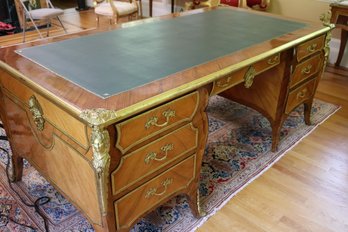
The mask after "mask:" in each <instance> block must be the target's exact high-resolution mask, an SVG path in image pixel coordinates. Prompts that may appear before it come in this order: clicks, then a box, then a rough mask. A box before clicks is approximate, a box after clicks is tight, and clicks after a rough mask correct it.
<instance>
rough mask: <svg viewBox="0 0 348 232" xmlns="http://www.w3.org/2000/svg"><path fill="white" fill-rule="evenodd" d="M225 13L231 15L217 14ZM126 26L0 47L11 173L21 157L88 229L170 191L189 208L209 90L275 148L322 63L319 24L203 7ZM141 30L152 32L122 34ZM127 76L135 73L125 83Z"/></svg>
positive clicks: (104, 226)
mask: <svg viewBox="0 0 348 232" xmlns="http://www.w3.org/2000/svg"><path fill="white" fill-rule="evenodd" d="M179 16H183V17H179ZM236 17H237V18H236ZM239 17H242V18H244V17H247V18H248V19H249V20H250V22H249V21H248V20H238V18H239ZM226 18H227V19H229V22H232V23H228V24H226V23H220V21H221V22H225V20H226ZM255 20H256V21H260V20H263V28H262V30H263V31H262V32H265V33H259V34H258V36H250V34H249V33H255V32H257V30H258V28H255V29H254V30H247V29H246V28H248V27H250V28H251V27H252V25H258V24H254V23H253V21H255ZM233 22H235V24H233ZM240 22H244V24H241V23H240ZM181 23H182V24H181ZM210 23H213V24H214V26H209V24H210ZM248 23H250V25H248ZM128 25H131V26H128V27H125V28H120V27H122V25H118V26H117V27H119V29H117V30H113V31H109V32H105V33H96V32H97V31H88V32H81V33H78V34H71V35H66V36H62V37H55V38H48V39H47V40H42V41H36V42H32V43H28V44H24V45H18V46H12V47H6V48H2V49H1V50H0V60H1V62H0V87H1V88H0V90H1V91H0V101H1V107H0V115H1V119H2V120H3V122H4V126H5V129H6V132H7V134H8V136H9V140H10V144H11V147H12V149H13V158H12V160H13V164H14V173H13V174H12V180H14V181H18V180H20V179H21V175H22V164H23V162H22V158H23V157H24V158H26V159H27V160H28V161H29V162H30V163H31V164H32V165H33V166H34V167H35V168H36V169H37V170H38V171H39V172H40V173H41V174H42V175H43V176H44V177H45V178H46V179H47V180H49V181H50V183H52V184H53V185H54V186H55V187H56V188H57V189H58V190H59V191H60V192H61V193H62V194H63V195H64V196H65V197H66V198H67V199H69V200H70V202H72V203H73V204H74V205H75V206H76V207H78V208H79V209H80V210H81V212H82V213H83V214H84V215H85V216H86V217H87V218H88V220H89V221H90V222H91V223H92V224H93V226H94V228H95V230H96V231H116V230H117V231H127V230H129V228H130V227H131V226H132V225H134V223H136V221H137V220H138V219H139V218H140V217H142V216H144V215H145V214H147V213H148V212H150V211H151V210H153V209H155V208H156V207H158V206H159V205H161V204H162V203H164V202H165V201H167V200H168V199H170V198H172V197H174V196H175V195H178V194H181V193H184V194H186V195H187V196H188V198H189V202H190V206H191V209H192V212H193V213H194V214H195V215H196V216H200V215H201V213H202V212H200V207H199V192H198V183H199V175H200V168H201V161H202V155H203V152H204V149H205V144H206V139H207V136H208V120H207V115H206V113H205V108H206V105H207V101H208V98H209V96H211V95H214V94H221V95H222V96H225V97H228V98H230V99H234V100H237V101H239V102H242V103H244V104H246V105H249V106H251V107H253V108H255V109H257V110H259V111H260V112H261V113H262V114H263V115H265V116H266V117H267V118H268V120H269V121H270V122H271V125H272V128H273V147H276V144H277V143H278V140H279V131H280V128H281V125H282V122H283V121H284V120H285V118H286V117H287V115H288V114H289V113H290V112H291V111H292V110H293V109H294V108H295V107H297V106H298V105H300V104H304V105H305V106H306V110H305V112H306V113H305V115H306V117H305V119H306V122H307V123H309V117H310V109H311V104H312V100H313V96H314V93H315V90H316V87H317V84H318V82H319V79H320V76H321V73H322V71H323V68H324V66H325V64H326V61H327V54H328V39H329V36H327V34H328V33H329V32H330V28H329V27H324V26H321V25H314V24H310V23H301V22H295V21H292V20H288V19H283V18H281V17H278V16H270V15H269V14H264V13H260V12H251V11H248V10H243V9H237V8H217V9H209V8H205V9H200V10H196V11H190V12H185V13H182V14H176V15H174V16H166V17H162V19H161V20H158V19H147V20H144V21H139V22H138V23H137V22H132V23H131V24H128ZM178 25H179V26H178ZM182 25H186V26H182ZM274 25H277V26H278V27H277V26H274ZM161 27H165V28H167V30H159V28H161ZM168 28H169V29H170V30H169V29H168ZM173 28H176V29H175V30H174V29H173ZM152 30H156V31H157V33H153V31H152ZM235 30H238V31H239V33H235ZM283 30H284V31H283ZM218 31H220V33H217V32H218ZM147 32H148V36H155V37H156V38H157V41H156V40H155V39H154V38H152V37H149V38H147V37H144V36H133V37H132V41H130V40H129V36H130V35H134V34H133V33H141V34H142V35H144V33H147ZM221 32H223V33H221ZM200 33H204V35H205V37H204V36H203V35H202V34H200ZM87 35H88V36H87ZM176 36H179V37H180V38H181V39H180V40H179V39H177V38H176ZM172 37H173V38H172ZM121 38H125V39H123V40H122V39H121ZM197 38H200V39H199V40H198V39H197ZM67 39H68V40H67ZM134 40H135V41H134ZM140 40H141V41H140ZM100 41H103V42H102V43H100ZM113 41H117V44H121V45H120V48H121V50H118V51H117V52H115V51H116V50H115V49H117V44H114V43H113ZM153 41H155V42H156V43H153ZM241 42H242V43H241ZM123 43H130V45H132V46H126V44H123ZM139 43H140V45H141V46H140V45H139V46H140V47H138V48H137V47H136V46H137V45H138V44H139ZM36 45H41V46H36ZM92 45H94V46H92ZM111 45H113V46H111ZM71 48H74V49H71ZM86 48H87V49H86ZM179 48H181V49H179ZM46 49H47V51H46ZM51 49H53V50H51ZM132 49H136V52H135V53H134V52H132ZM142 49H143V50H142ZM16 51H17V52H16ZM51 51H54V52H51ZM71 51H73V52H71ZM66 52H67V53H66ZM109 52H110V53H111V55H110V54H109ZM40 54H41V55H40ZM67 54H70V55H67ZM126 54H128V55H126ZM117 55H120V56H121V57H122V59H120V57H117ZM60 56H63V57H60ZM128 56H129V57H128ZM138 56H140V57H138ZM178 57H179V58H180V59H178ZM214 57H215V58H214ZM77 58H79V59H77ZM52 59H56V62H52V61H51V60H52ZM70 59H71V60H73V61H74V62H72V61H70ZM127 59H130V60H131V61H132V62H129V61H128V60H127ZM138 59H139V60H140V61H138ZM172 59H173V60H174V61H175V62H174V61H172ZM33 61H35V62H33ZM47 61H48V63H47V64H45V62H47ZM64 62H66V64H64ZM84 62H85V63H84ZM138 62H139V63H138ZM37 63H39V64H40V65H39V64H37ZM61 64H63V65H62V67H60V65H61ZM132 65H134V66H132ZM44 67H49V68H50V70H52V71H49V70H48V69H46V68H44ZM75 68H76V70H75ZM115 68H116V70H114V69H115ZM95 70H98V71H97V72H95ZM64 72H67V73H64ZM124 72H126V73H128V74H122V75H121V73H124ZM59 73H60V75H62V76H63V77H61V76H59V75H57V74H59ZM146 78H149V80H146ZM130 80H132V81H130ZM139 80H143V81H145V82H144V83H141V82H140V83H138V84H137V85H136V86H135V87H134V86H133V87H130V86H131V85H132V84H133V83H134V82H136V81H139ZM85 81H87V83H85ZM90 83H94V84H92V85H90ZM111 83H114V84H111ZM123 88H125V89H123ZM116 89H118V92H117V91H116V93H115V92H114V90H116ZM103 93H104V94H103Z"/></svg>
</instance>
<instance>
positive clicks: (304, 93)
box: [296, 88, 308, 99]
mask: <svg viewBox="0 0 348 232" xmlns="http://www.w3.org/2000/svg"><path fill="white" fill-rule="evenodd" d="M307 91H308V90H307V88H305V89H303V90H301V91H300V92H298V93H297V96H296V97H297V99H301V98H304V97H305V96H306V93H307Z"/></svg>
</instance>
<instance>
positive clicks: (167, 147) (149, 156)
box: [144, 143, 174, 164]
mask: <svg viewBox="0 0 348 232" xmlns="http://www.w3.org/2000/svg"><path fill="white" fill-rule="evenodd" d="M173 149H174V144H172V143H170V144H166V145H164V146H163V147H161V152H162V153H165V154H164V155H163V156H162V157H161V158H157V153H156V152H150V153H148V154H147V155H146V157H145V159H144V162H145V164H149V163H150V161H151V160H156V161H163V160H165V159H167V156H168V151H171V150H173Z"/></svg>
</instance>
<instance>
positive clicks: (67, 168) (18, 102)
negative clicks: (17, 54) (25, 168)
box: [0, 70, 101, 224]
mask: <svg viewBox="0 0 348 232" xmlns="http://www.w3.org/2000/svg"><path fill="white" fill-rule="evenodd" d="M0 80H1V82H0V87H1V92H2V94H1V95H0V96H1V97H2V100H1V103H2V104H1V114H2V115H1V118H2V119H3V120H4V123H6V127H5V128H6V129H7V131H6V133H7V134H8V135H9V139H10V144H11V149H12V151H13V156H14V160H18V159H21V158H25V159H27V160H28V161H29V163H30V164H32V165H33V166H34V167H35V169H37V170H38V172H39V173H40V174H41V175H42V176H44V177H45V178H46V179H47V180H48V181H49V182H50V183H51V184H52V185H54V186H55V187H56V188H57V189H58V190H59V192H60V193H62V194H63V195H64V196H65V197H66V198H67V199H68V200H69V201H70V202H71V203H73V204H74V205H75V206H76V207H78V208H79V209H80V210H82V211H83V212H84V213H85V216H86V217H87V218H88V219H90V221H91V222H93V223H95V224H101V215H100V211H99V202H98V196H97V183H96V177H95V172H94V169H93V166H92V165H91V158H90V157H91V156H92V151H91V149H90V147H88V146H87V139H86V137H87V136H86V135H87V127H86V126H85V125H83V124H82V123H81V122H79V121H77V120H76V119H75V118H74V117H72V116H71V115H69V114H68V113H67V112H65V111H64V110H63V109H58V108H57V105H55V104H54V103H53V102H51V101H49V100H48V99H46V98H44V97H43V96H41V95H40V94H38V93H37V92H35V91H34V90H33V89H30V88H28V87H27V86H25V84H24V83H22V82H20V81H19V80H17V79H16V78H14V77H12V76H11V75H9V74H8V73H6V72H2V71H1V70H0ZM28 96H35V97H36V100H37V102H38V103H39V104H40V105H41V109H42V111H43V112H44V114H43V118H44V121H45V122H44V128H43V130H40V129H38V128H37V126H36V124H35V121H34V118H33V115H32V112H31V111H30V109H29V105H28V103H27V102H28V99H26V98H28ZM65 129H66V130H65ZM70 131H73V133H71V134H69V132H70ZM75 135H76V136H75ZM81 138H84V139H81ZM17 165H18V164H17ZM17 170H21V167H19V169H17ZM16 176H17V180H19V179H20V177H21V173H20V174H19V178H18V173H16Z"/></svg>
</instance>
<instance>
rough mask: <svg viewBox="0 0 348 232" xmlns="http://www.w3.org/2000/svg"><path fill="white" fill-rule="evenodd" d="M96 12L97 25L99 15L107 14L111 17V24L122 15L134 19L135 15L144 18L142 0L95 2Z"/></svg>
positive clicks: (106, 15)
mask: <svg viewBox="0 0 348 232" xmlns="http://www.w3.org/2000/svg"><path fill="white" fill-rule="evenodd" d="M94 4H95V7H94V12H95V14H96V20H97V26H99V17H100V16H105V17H108V18H109V19H110V24H114V23H118V20H119V19H120V18H122V17H128V19H129V20H132V19H133V17H135V18H138V16H139V15H140V18H142V5H141V0H139V1H136V0H130V2H123V1H112V0H105V1H102V2H96V1H95V2H94Z"/></svg>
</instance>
